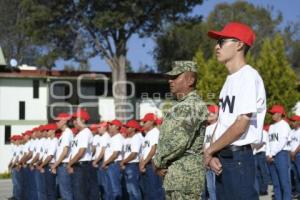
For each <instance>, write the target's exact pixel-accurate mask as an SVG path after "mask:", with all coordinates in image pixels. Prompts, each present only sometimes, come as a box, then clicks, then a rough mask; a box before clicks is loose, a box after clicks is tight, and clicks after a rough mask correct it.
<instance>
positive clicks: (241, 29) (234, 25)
mask: <svg viewBox="0 0 300 200" xmlns="http://www.w3.org/2000/svg"><path fill="white" fill-rule="evenodd" d="M207 35H208V36H209V37H211V38H214V39H217V40H218V39H222V38H236V39H238V40H240V41H242V42H244V43H245V44H247V45H248V46H252V45H253V43H254V40H255V33H254V31H253V30H252V28H250V27H249V26H248V25H246V24H242V23H239V22H230V23H228V24H226V25H225V26H224V28H223V29H222V30H221V31H213V30H210V31H208V33H207Z"/></svg>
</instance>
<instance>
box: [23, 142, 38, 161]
mask: <svg viewBox="0 0 300 200" xmlns="http://www.w3.org/2000/svg"><path fill="white" fill-rule="evenodd" d="M36 141H37V140H36V139H31V140H30V143H29V150H30V151H31V152H32V156H31V158H30V159H29V160H27V162H26V163H27V164H30V163H31V161H32V160H33V158H34V153H35V152H34V151H35V145H36Z"/></svg>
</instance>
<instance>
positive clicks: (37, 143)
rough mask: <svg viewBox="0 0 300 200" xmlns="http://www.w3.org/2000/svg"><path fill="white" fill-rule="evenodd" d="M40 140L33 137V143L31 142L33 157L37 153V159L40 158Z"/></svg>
mask: <svg viewBox="0 0 300 200" xmlns="http://www.w3.org/2000/svg"><path fill="white" fill-rule="evenodd" d="M41 141H42V140H41V139H35V140H34V144H33V156H32V157H33V158H34V157H35V156H36V155H37V154H39V157H38V159H40V158H41V153H40V151H41V145H42V144H41V143H42V142H41Z"/></svg>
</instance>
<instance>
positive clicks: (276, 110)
mask: <svg viewBox="0 0 300 200" xmlns="http://www.w3.org/2000/svg"><path fill="white" fill-rule="evenodd" d="M269 113H272V114H274V113H280V114H282V115H285V111H284V107H283V106H282V105H279V104H277V105H273V106H272V108H271V109H270V110H269Z"/></svg>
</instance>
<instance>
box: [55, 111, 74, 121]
mask: <svg viewBox="0 0 300 200" xmlns="http://www.w3.org/2000/svg"><path fill="white" fill-rule="evenodd" d="M71 117H72V115H70V114H69V113H65V112H62V113H59V114H58V115H57V117H56V118H55V120H56V121H60V120H69V119H71Z"/></svg>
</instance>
